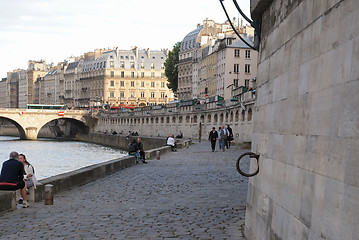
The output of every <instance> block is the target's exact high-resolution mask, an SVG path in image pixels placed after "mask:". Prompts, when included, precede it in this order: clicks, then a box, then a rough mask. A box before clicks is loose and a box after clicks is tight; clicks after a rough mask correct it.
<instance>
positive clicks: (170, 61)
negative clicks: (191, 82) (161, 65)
mask: <svg viewBox="0 0 359 240" xmlns="http://www.w3.org/2000/svg"><path fill="white" fill-rule="evenodd" d="M180 47H181V42H177V43H176V44H175V45H174V46H173V49H172V51H169V53H168V57H167V59H166V61H165V75H166V77H167V78H168V83H167V87H168V88H169V89H172V91H173V92H174V93H177V88H178V59H179V58H178V53H179V50H180Z"/></svg>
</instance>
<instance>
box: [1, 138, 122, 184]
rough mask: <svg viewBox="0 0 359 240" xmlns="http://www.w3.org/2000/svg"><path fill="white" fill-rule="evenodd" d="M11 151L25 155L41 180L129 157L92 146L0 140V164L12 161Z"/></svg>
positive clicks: (71, 142)
mask: <svg viewBox="0 0 359 240" xmlns="http://www.w3.org/2000/svg"><path fill="white" fill-rule="evenodd" d="M12 151H16V152H18V153H23V154H25V155H26V158H27V160H28V161H29V162H30V163H31V164H32V165H33V166H34V168H35V174H36V176H37V178H38V179H43V178H47V177H51V176H54V175H58V174H61V173H65V172H69V171H72V170H75V169H79V168H81V167H85V166H89V165H93V164H96V163H100V162H105V161H108V160H111V159H116V158H121V157H123V156H126V155H127V153H126V152H124V151H121V150H118V149H113V148H109V147H104V146H101V145H96V144H92V143H85V142H76V141H56V140H53V139H38V140H37V141H26V140H19V138H18V137H8V136H0V164H1V165H2V163H3V162H4V161H6V160H7V159H9V154H10V152H12Z"/></svg>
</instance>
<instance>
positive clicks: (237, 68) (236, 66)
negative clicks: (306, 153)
mask: <svg viewBox="0 0 359 240" xmlns="http://www.w3.org/2000/svg"><path fill="white" fill-rule="evenodd" d="M233 71H234V72H235V73H239V64H234V68H233Z"/></svg>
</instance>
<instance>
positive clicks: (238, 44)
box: [216, 34, 258, 99]
mask: <svg viewBox="0 0 359 240" xmlns="http://www.w3.org/2000/svg"><path fill="white" fill-rule="evenodd" d="M243 38H244V40H245V41H246V42H247V43H249V44H251V45H253V37H248V36H247V35H246V34H244V35H243ZM217 52H218V60H217V73H216V82H217V88H216V95H219V96H222V97H224V98H225V99H229V98H233V97H238V95H239V94H241V93H242V92H243V91H246V90H248V88H249V87H253V85H251V83H252V81H253V79H255V78H256V76H257V58H258V52H257V51H255V50H253V49H251V48H250V47H249V46H248V45H246V44H245V43H244V42H243V41H242V40H240V39H239V38H238V36H236V35H232V36H228V37H227V36H226V37H225V38H223V39H219V40H218V41H217Z"/></svg>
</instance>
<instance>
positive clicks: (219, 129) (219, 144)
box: [217, 127, 222, 150]
mask: <svg viewBox="0 0 359 240" xmlns="http://www.w3.org/2000/svg"><path fill="white" fill-rule="evenodd" d="M217 135H218V147H219V150H221V149H222V139H221V127H219V128H218V131H217Z"/></svg>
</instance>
